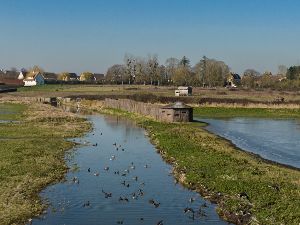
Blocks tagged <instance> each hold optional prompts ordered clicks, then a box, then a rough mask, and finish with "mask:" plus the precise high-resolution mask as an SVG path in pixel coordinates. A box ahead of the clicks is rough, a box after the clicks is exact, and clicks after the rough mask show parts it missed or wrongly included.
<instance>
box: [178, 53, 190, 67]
mask: <svg viewBox="0 0 300 225" xmlns="http://www.w3.org/2000/svg"><path fill="white" fill-rule="evenodd" d="M179 64H180V65H181V66H183V67H189V66H190V60H189V59H188V58H187V57H186V56H183V57H182V59H181V60H180V62H179Z"/></svg>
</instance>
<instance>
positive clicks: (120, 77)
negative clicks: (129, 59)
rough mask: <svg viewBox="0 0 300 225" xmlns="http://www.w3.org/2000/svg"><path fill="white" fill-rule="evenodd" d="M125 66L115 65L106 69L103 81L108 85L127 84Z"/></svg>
mask: <svg viewBox="0 0 300 225" xmlns="http://www.w3.org/2000/svg"><path fill="white" fill-rule="evenodd" d="M125 70H126V67H125V65H120V64H115V65H113V66H111V67H109V68H108V70H107V72H106V76H105V79H106V81H107V82H108V83H116V84H123V83H124V82H125V83H127V82H128V77H126V74H125Z"/></svg>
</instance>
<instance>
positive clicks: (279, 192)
mask: <svg viewBox="0 0 300 225" xmlns="http://www.w3.org/2000/svg"><path fill="white" fill-rule="evenodd" d="M102 112H105V113H110V114H114V115H123V116H126V117H130V118H132V119H134V120H135V121H137V122H138V123H139V124H140V125H141V126H143V127H144V128H145V129H147V131H148V133H149V134H150V137H151V140H152V141H153V142H154V143H155V144H156V146H157V148H158V149H159V151H160V153H161V154H162V156H163V157H164V158H165V160H166V161H168V162H170V163H172V164H173V166H174V171H175V175H176V177H177V178H178V179H179V180H180V181H181V182H182V183H183V184H184V185H186V186H187V187H189V188H191V189H194V190H197V191H198V192H200V193H201V194H202V195H203V196H204V197H205V198H207V199H209V200H211V201H213V202H216V203H217V204H218V209H217V210H218V213H219V214H220V215H221V216H222V217H223V218H224V219H225V220H227V221H231V222H234V223H237V224H248V223H251V224H297V225H298V224H299V222H300V171H298V170H293V169H289V168H286V167H283V166H278V165H275V164H271V163H267V162H265V161H264V160H262V159H261V158H259V157H257V156H255V155H253V154H250V153H246V152H244V151H241V150H239V149H237V148H236V147H234V146H233V145H232V144H231V143H230V142H229V141H226V140H225V139H222V138H220V137H217V136H215V135H213V134H210V133H209V132H207V131H206V130H205V129H203V126H204V124H202V123H188V124H178V123H176V124H174V123H173V124H171V123H161V122H157V121H153V120H151V119H147V118H145V117H141V116H137V115H133V114H130V113H127V112H122V111H119V110H110V109H105V110H102Z"/></svg>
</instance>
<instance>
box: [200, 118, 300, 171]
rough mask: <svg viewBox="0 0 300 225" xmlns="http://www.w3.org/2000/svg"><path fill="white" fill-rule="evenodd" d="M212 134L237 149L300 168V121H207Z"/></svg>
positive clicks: (240, 119) (239, 119)
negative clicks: (230, 143) (229, 142)
mask: <svg viewBox="0 0 300 225" xmlns="http://www.w3.org/2000/svg"><path fill="white" fill-rule="evenodd" d="M196 120H199V121H203V122H206V123H208V124H209V125H208V126H207V127H206V129H207V130H209V131H210V132H212V133H215V134H217V135H219V136H221V137H224V138H226V139H228V140H230V141H232V143H233V144H235V145H236V146H237V147H239V148H241V149H243V150H246V151H249V152H253V153H256V154H259V155H260V156H261V157H263V158H265V159H269V160H272V161H275V162H279V163H282V164H286V165H290V166H293V167H297V168H300V147H299V146H300V120H274V119H254V118H232V119H203V118H197V119H196Z"/></svg>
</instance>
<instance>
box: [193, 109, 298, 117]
mask: <svg viewBox="0 0 300 225" xmlns="http://www.w3.org/2000/svg"><path fill="white" fill-rule="evenodd" d="M194 117H200V118H212V117H213V118H233V117H252V118H274V119H286V118H289V119H292V118H297V119H299V118H300V109H299V108H298V109H283V108H281V109H275V108H226V107H197V108H194Z"/></svg>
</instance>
